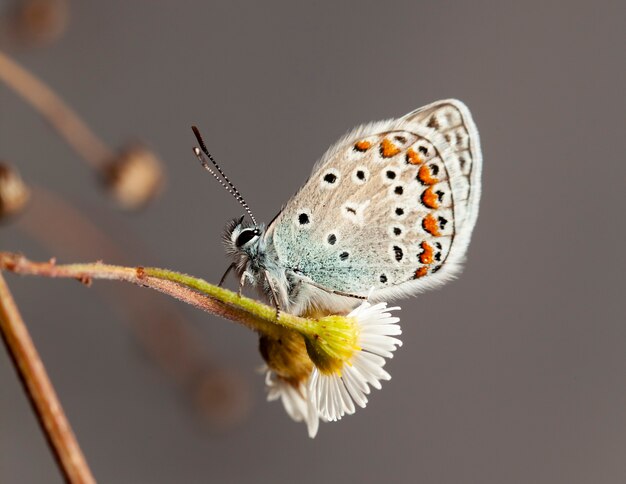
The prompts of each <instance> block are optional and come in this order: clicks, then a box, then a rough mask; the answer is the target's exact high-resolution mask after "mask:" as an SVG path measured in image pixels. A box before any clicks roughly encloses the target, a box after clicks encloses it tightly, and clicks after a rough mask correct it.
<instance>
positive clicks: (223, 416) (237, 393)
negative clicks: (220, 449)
mask: <svg viewBox="0 0 626 484" xmlns="http://www.w3.org/2000/svg"><path fill="white" fill-rule="evenodd" d="M190 384H191V386H190V388H189V391H190V392H191V396H192V402H193V405H194V408H195V410H196V412H198V414H199V416H200V417H201V418H202V419H203V420H204V422H205V423H206V424H207V425H208V426H209V427H210V428H211V430H217V431H220V430H226V429H228V428H231V427H233V426H236V425H238V424H240V423H241V422H243V421H244V420H246V419H247V418H248V417H249V415H250V408H251V404H252V399H251V396H250V389H249V385H248V383H247V382H246V381H245V380H244V379H242V377H241V375H240V374H239V373H237V372H234V371H232V370H227V369H224V368H207V369H206V371H204V372H203V373H201V374H198V375H196V378H195V379H193V380H192V381H191V382H190Z"/></svg>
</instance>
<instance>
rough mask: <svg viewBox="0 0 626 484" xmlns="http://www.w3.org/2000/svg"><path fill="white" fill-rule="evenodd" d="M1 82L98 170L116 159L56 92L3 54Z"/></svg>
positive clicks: (0, 54)
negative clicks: (105, 161)
mask: <svg viewBox="0 0 626 484" xmlns="http://www.w3.org/2000/svg"><path fill="white" fill-rule="evenodd" d="M0 80H2V81H3V82H4V83H5V84H6V85H7V86H9V87H10V88H11V89H12V90H13V91H15V92H16V93H17V94H19V95H20V96H21V97H22V98H23V99H24V100H25V101H26V102H28V103H29V104H30V105H31V106H32V107H33V108H34V109H35V110H36V111H37V112H39V113H40V114H41V115H42V116H43V117H44V118H45V119H46V121H48V122H49V123H50V124H51V125H52V127H53V128H54V129H56V130H57V132H58V133H59V134H60V135H61V136H62V137H63V138H64V139H65V141H66V142H67V143H68V144H69V145H70V146H71V147H72V148H73V149H74V150H75V151H76V152H77V153H78V154H79V155H80V156H82V157H83V158H84V159H85V160H86V161H87V162H89V163H90V164H91V165H92V166H93V167H94V168H99V166H100V164H101V163H102V161H103V160H106V159H109V158H111V157H112V156H113V154H112V152H111V151H110V150H109V148H108V147H107V146H106V145H105V144H104V143H103V142H102V141H101V140H100V139H99V138H98V137H97V136H96V135H95V134H94V133H93V132H92V131H91V130H90V129H89V127H88V126H87V125H86V124H85V123H84V122H83V121H82V120H81V119H80V118H79V117H78V115H77V114H76V113H75V112H74V111H72V109H71V108H70V107H69V106H68V105H67V104H65V103H64V102H63V100H62V99H61V98H60V97H59V96H57V95H56V94H55V93H54V92H53V91H52V89H50V88H49V87H48V86H46V85H45V84H44V83H43V82H41V81H40V80H39V79H37V78H36V77H35V76H33V75H32V74H31V73H30V72H28V71H27V70H26V69H24V68H23V67H22V66H20V65H19V64H18V63H17V62H15V61H14V60H13V59H11V58H10V57H9V56H8V55H6V54H5V53H3V52H2V51H0Z"/></svg>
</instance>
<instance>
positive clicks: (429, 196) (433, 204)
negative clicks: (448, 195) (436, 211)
mask: <svg viewBox="0 0 626 484" xmlns="http://www.w3.org/2000/svg"><path fill="white" fill-rule="evenodd" d="M421 200H422V203H423V204H424V205H426V206H427V207H428V208H437V207H439V203H438V201H439V197H437V195H436V194H435V192H433V187H428V188H427V189H426V190H424V191H423V192H422V196H421Z"/></svg>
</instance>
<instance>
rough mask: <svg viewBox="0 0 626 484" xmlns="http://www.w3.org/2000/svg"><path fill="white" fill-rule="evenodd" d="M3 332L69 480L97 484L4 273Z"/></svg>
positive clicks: (0, 287) (0, 296) (0, 294)
mask: <svg viewBox="0 0 626 484" xmlns="http://www.w3.org/2000/svg"><path fill="white" fill-rule="evenodd" d="M0 331H1V333H2V338H3V340H4V343H5V345H6V348H7V351H8V352H9V354H10V355H11V358H12V360H13V363H14V365H15V369H16V371H17V372H18V374H19V376H20V379H21V381H22V384H23V385H24V389H25V391H26V393H27V394H28V397H29V399H30V401H31V403H32V405H33V408H34V410H35V413H36V414H37V417H38V419H39V422H40V424H41V427H42V429H43V431H44V434H45V435H46V438H47V439H48V442H49V444H50V446H51V448H52V450H53V452H54V455H55V457H56V459H57V462H58V464H59V467H60V468H61V470H62V472H63V474H64V476H65V479H66V480H67V482H71V483H76V484H78V483H80V484H83V483H85V484H87V483H95V480H94V478H93V476H92V475H91V471H90V470H89V467H88V466H87V462H86V461H85V457H84V456H83V453H82V451H81V449H80V447H79V445H78V442H77V441H76V437H75V436H74V433H73V432H72V429H71V427H70V425H69V422H68V421H67V418H66V417H65V413H64V412H63V408H62V407H61V404H60V402H59V400H58V398H57V396H56V393H55V391H54V388H53V387H52V384H51V383H50V380H49V378H48V375H47V374H46V370H45V368H44V366H43V363H42V361H41V359H40V357H39V354H38V353H37V349H36V348H35V345H34V344H33V341H32V339H31V338H30V335H29V333H28V330H27V329H26V325H25V324H24V321H23V320H22V317H21V315H20V313H19V310H18V308H17V305H16V304H15V301H14V300H13V296H12V295H11V292H10V291H9V287H8V286H7V284H6V282H5V280H4V277H3V276H2V274H1V273H0Z"/></svg>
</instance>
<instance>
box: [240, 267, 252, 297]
mask: <svg viewBox="0 0 626 484" xmlns="http://www.w3.org/2000/svg"><path fill="white" fill-rule="evenodd" d="M249 275H250V274H249V273H248V272H246V271H243V274H241V278H240V279H239V290H238V291H237V295H238V296H239V297H241V293H242V292H243V286H245V285H246V278H247V277H248V276H249Z"/></svg>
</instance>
